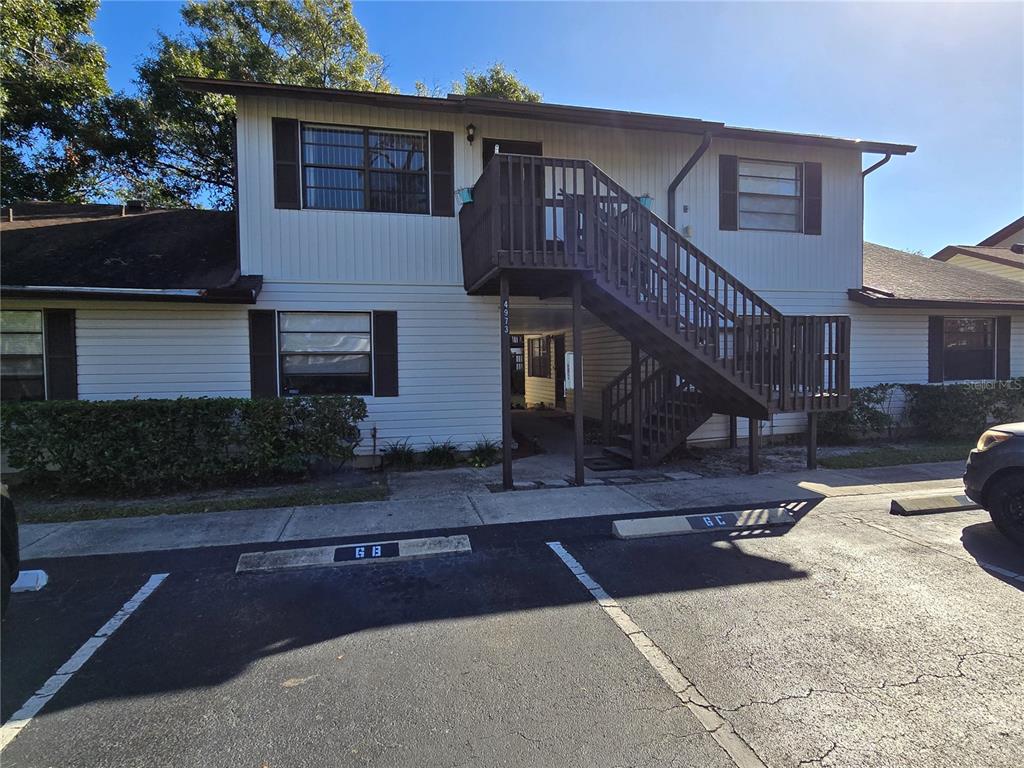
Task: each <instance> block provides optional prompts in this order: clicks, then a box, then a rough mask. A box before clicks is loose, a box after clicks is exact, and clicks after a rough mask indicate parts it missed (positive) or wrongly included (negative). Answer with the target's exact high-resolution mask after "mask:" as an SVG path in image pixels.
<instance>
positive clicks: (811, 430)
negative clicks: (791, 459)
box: [807, 411, 818, 469]
mask: <svg viewBox="0 0 1024 768" xmlns="http://www.w3.org/2000/svg"><path fill="white" fill-rule="evenodd" d="M807 468H808V469H817V468H818V412H817V411H810V412H809V413H808V414H807Z"/></svg>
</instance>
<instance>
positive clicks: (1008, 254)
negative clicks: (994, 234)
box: [932, 245, 1024, 269]
mask: <svg viewBox="0 0 1024 768" xmlns="http://www.w3.org/2000/svg"><path fill="white" fill-rule="evenodd" d="M957 254H962V255H964V256H970V257H972V258H975V259H981V260H982V261H991V262H992V263H994V264H1003V265H1005V266H1007V267H1016V268H1017V269H1024V252H1021V253H1017V252H1016V251H1014V250H1012V249H1011V248H991V247H987V246H979V245H947V246H946V247H945V248H943V249H942V250H941V251H939V252H938V253H936V254H935V255H934V256H932V258H933V259H936V260H937V261H949V260H950V259H952V258H953V257H954V256H956V255H957Z"/></svg>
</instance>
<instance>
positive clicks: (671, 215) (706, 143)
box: [668, 131, 711, 229]
mask: <svg viewBox="0 0 1024 768" xmlns="http://www.w3.org/2000/svg"><path fill="white" fill-rule="evenodd" d="M710 146H711V132H710V131H705V133H704V138H703V139H702V140H701V142H700V146H699V147H697V151H695V152H694V153H693V155H691V156H690V159H689V160H687V161H686V165H684V166H683V167H682V170H680V171H679V173H677V174H676V177H675V178H674V179H672V183H671V184H669V185H668V225H669V226H670V227H672V228H673V229H675V226H676V189H677V188H678V187H679V185H680V184H681V183H682V182H683V179H685V178H686V174H688V173H689V172H690V171H692V170H693V166H695V165H696V164H697V161H698V160H700V159H701V158H702V157H703V156H704V153H705V152H707V151H708V147H710Z"/></svg>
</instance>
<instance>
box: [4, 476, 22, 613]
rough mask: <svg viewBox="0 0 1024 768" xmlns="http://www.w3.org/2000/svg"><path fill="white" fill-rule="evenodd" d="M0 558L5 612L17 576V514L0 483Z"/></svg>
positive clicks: (8, 495) (9, 497)
mask: <svg viewBox="0 0 1024 768" xmlns="http://www.w3.org/2000/svg"><path fill="white" fill-rule="evenodd" d="M0 512H2V518H3V519H2V521H0V559H2V561H3V562H2V568H3V585H2V587H3V593H2V597H3V604H2V606H0V611H2V612H3V613H7V602H8V601H9V600H10V598H11V585H12V584H13V583H14V580H15V579H17V578H18V566H19V564H20V558H19V555H18V516H17V514H15V512H14V502H13V501H11V494H10V493H9V492H8V491H7V486H6V485H3V484H2V483H0Z"/></svg>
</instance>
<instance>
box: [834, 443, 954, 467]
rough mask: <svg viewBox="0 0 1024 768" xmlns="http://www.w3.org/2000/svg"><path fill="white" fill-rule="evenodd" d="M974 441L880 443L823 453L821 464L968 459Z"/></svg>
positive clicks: (878, 464)
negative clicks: (852, 449)
mask: <svg viewBox="0 0 1024 768" xmlns="http://www.w3.org/2000/svg"><path fill="white" fill-rule="evenodd" d="M973 447H974V441H969V442H968V441H954V442H941V443H907V444H905V445H878V446H872V447H869V448H865V449H864V450H858V451H853V452H851V453H842V454H835V455H832V456H820V457H819V458H818V464H820V465H821V466H823V467H827V468H828V469H864V468H866V467H888V466H896V465H899V464H923V463H926V462H930V461H966V460H967V454H968V453H969V452H970V450H971V448H973Z"/></svg>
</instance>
